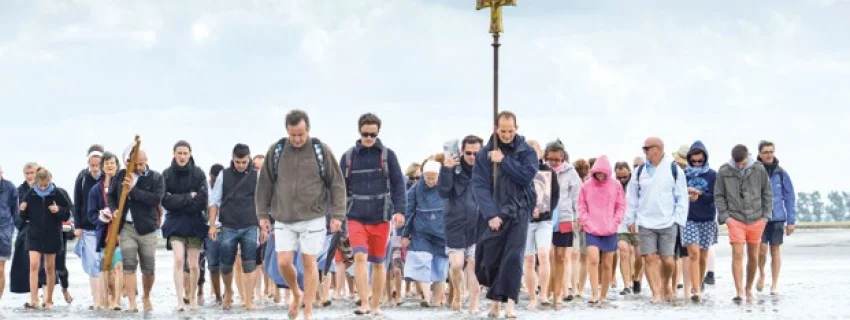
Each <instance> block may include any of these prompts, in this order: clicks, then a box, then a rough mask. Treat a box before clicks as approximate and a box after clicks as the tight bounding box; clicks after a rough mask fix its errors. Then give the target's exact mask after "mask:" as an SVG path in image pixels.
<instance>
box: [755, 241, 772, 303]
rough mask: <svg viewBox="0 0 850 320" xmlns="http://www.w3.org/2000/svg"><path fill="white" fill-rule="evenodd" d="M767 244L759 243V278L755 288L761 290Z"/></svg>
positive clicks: (762, 288)
mask: <svg viewBox="0 0 850 320" xmlns="http://www.w3.org/2000/svg"><path fill="white" fill-rule="evenodd" d="M768 247H769V245H768V244H767V243H762V244H761V245H759V278H758V282H757V283H756V290H757V291H758V292H761V291H762V290H764V265H765V264H766V262H767V248H768Z"/></svg>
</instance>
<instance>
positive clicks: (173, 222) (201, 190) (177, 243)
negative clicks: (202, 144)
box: [162, 140, 208, 311]
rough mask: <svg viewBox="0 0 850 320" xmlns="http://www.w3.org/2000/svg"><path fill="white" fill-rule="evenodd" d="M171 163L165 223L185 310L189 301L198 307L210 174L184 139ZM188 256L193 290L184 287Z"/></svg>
mask: <svg viewBox="0 0 850 320" xmlns="http://www.w3.org/2000/svg"><path fill="white" fill-rule="evenodd" d="M172 151H173V152H174V159H173V160H171V166H170V167H168V169H165V171H163V173H162V176H163V178H164V179H165V196H164V197H163V199H162V206H163V208H165V210H167V211H168V215H167V216H166V218H165V223H164V224H163V225H162V235H163V237H164V238H165V239H166V243H167V247H168V248H169V249H171V250H172V251H173V252H174V270H172V271H173V272H174V287H175V288H174V289H175V290H177V311H184V309H185V305H184V303H185V301H184V299H188V300H189V308H190V309H191V310H193V311H194V310H196V309H197V308H198V300H197V297H196V296H195V292H196V290H197V286H198V277H199V272H200V266H199V259H200V254H201V247H202V246H203V241H204V237H205V233H206V231H207V230H206V224H205V221H204V209H206V206H207V201H208V200H207V198H208V192H207V176H206V174H204V170H203V169H201V168H200V167H197V166H195V159H194V158H193V157H192V146H191V145H189V143H188V142H186V141H184V140H180V141H177V143H176V144H174V148H173V150H172ZM184 257H187V258H188V259H186V260H188V264H189V283H188V285H189V293H188V295H187V296H186V297H184V294H185V293H186V292H185V291H184V290H183V285H184V282H183V265H184Z"/></svg>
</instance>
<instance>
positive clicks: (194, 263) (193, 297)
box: [188, 248, 203, 311]
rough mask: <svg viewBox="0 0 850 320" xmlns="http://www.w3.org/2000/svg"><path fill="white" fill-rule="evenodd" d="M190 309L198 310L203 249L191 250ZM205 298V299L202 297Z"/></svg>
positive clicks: (189, 255)
mask: <svg viewBox="0 0 850 320" xmlns="http://www.w3.org/2000/svg"><path fill="white" fill-rule="evenodd" d="M188 250H189V254H188V257H189V308H190V309H191V310H193V311H194V310H197V309H198V278H199V277H200V272H201V266H200V258H201V249H199V248H189V249H188ZM202 298H203V297H202Z"/></svg>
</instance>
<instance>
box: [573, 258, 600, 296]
mask: <svg viewBox="0 0 850 320" xmlns="http://www.w3.org/2000/svg"><path fill="white" fill-rule="evenodd" d="M586 284H587V254H582V255H579V277H578V288H577V289H576V295H581V294H583V293H584V286H585V285H586ZM594 285H596V284H594Z"/></svg>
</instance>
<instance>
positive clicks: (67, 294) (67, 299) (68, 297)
mask: <svg viewBox="0 0 850 320" xmlns="http://www.w3.org/2000/svg"><path fill="white" fill-rule="evenodd" d="M62 293H63V294H64V295H65V302H67V303H68V304H71V302H74V297H72V296H71V292H69V291H68V289H63V290H62Z"/></svg>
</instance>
